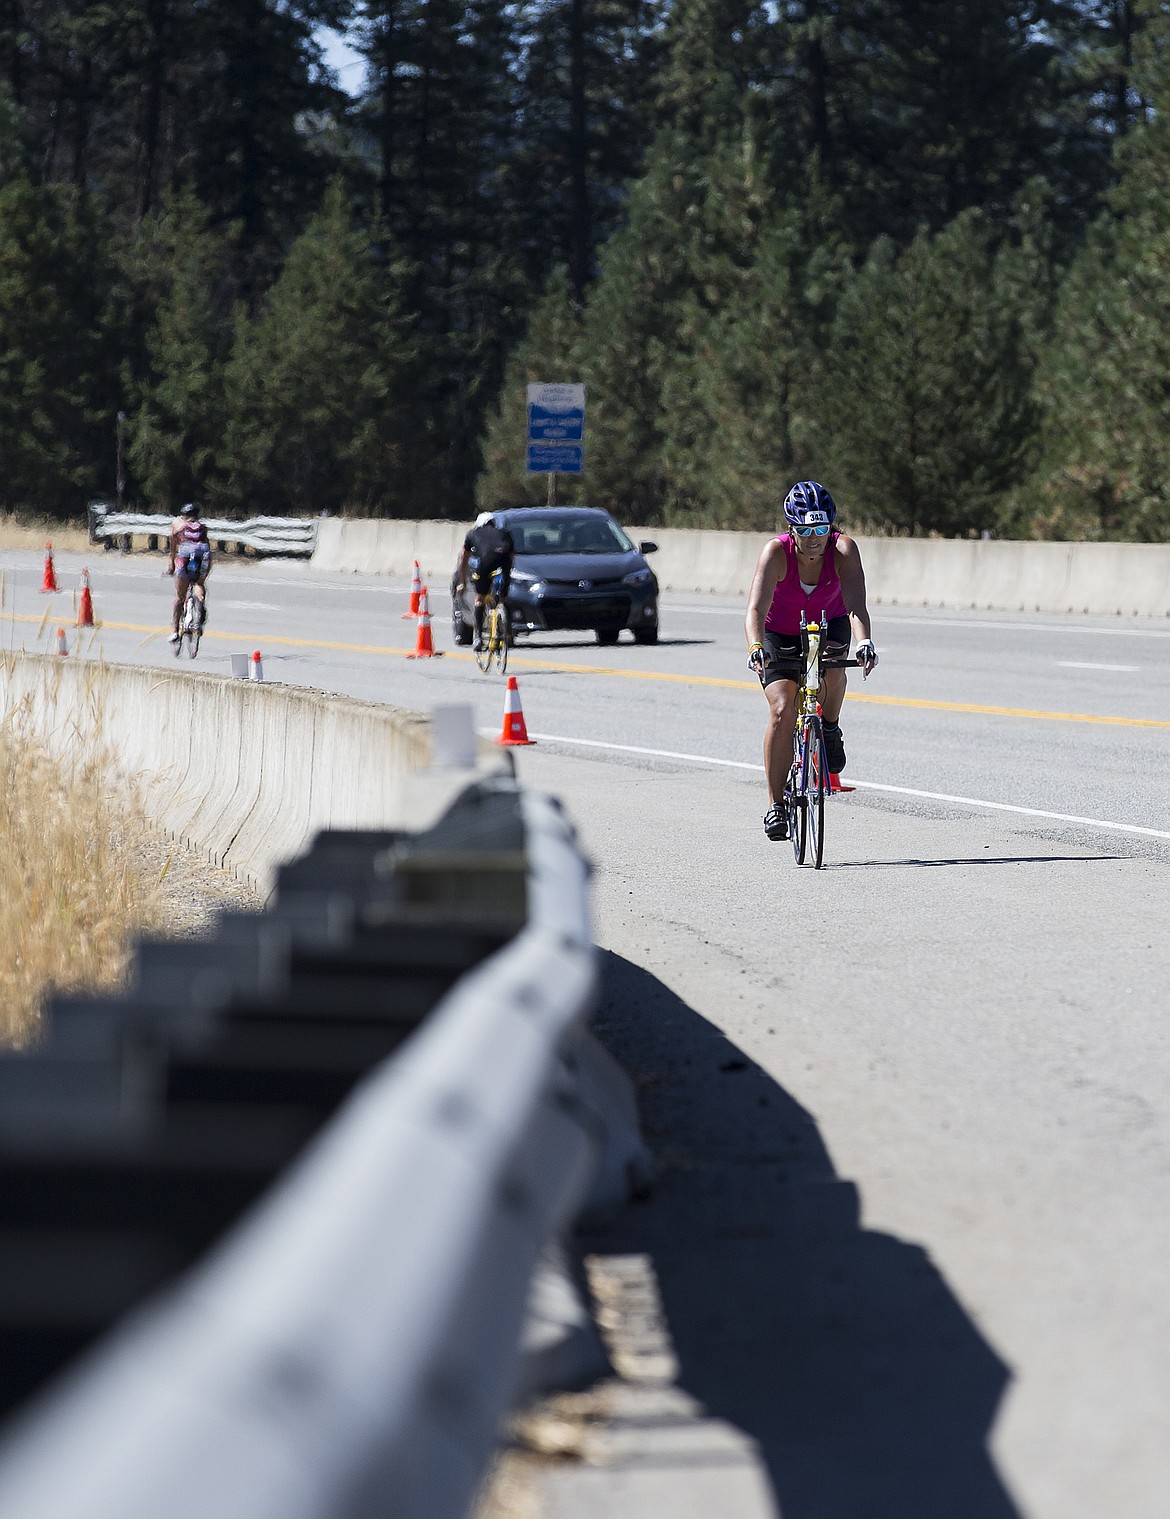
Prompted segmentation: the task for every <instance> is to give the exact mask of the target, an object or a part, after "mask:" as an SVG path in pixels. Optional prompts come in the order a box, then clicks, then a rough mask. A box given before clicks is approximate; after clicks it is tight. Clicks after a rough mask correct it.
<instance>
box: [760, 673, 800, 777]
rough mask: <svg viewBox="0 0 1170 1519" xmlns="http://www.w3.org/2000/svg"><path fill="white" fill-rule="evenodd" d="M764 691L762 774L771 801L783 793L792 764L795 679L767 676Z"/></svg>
mask: <svg viewBox="0 0 1170 1519" xmlns="http://www.w3.org/2000/svg"><path fill="white" fill-rule="evenodd" d="M764 695H765V696H766V697H767V698H768V727H767V730H766V731H765V733H764V774H765V775H766V776H767V780H768V798H769V800H770V801H772V802H778V801H780V799H781V798H782V797H783V795H784V787H785V784H786V783H787V780H788V772H789V770H790V769H791V768H792V735H793V733H794V732H795V731H796V701H797V684H796V681H794V680H782V679H774V680H770V681H768V684H767V685H766V686H765V687H764Z"/></svg>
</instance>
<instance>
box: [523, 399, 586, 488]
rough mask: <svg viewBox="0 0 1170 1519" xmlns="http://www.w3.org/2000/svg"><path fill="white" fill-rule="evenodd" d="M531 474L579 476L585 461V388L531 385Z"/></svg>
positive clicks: (529, 467)
mask: <svg viewBox="0 0 1170 1519" xmlns="http://www.w3.org/2000/svg"><path fill="white" fill-rule="evenodd" d="M527 442H528V473H529V474H530V475H562V474H563V475H579V474H580V473H581V472H582V469H583V468H584V462H585V447H584V445H585V387H584V385H529V387H528V439H527Z"/></svg>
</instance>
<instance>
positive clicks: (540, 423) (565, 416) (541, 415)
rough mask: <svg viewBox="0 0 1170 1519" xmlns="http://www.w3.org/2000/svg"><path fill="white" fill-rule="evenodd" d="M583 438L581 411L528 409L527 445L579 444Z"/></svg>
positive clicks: (583, 421) (532, 407)
mask: <svg viewBox="0 0 1170 1519" xmlns="http://www.w3.org/2000/svg"><path fill="white" fill-rule="evenodd" d="M584 436H585V413H584V412H583V411H546V410H545V409H544V407H543V406H530V407H529V408H528V441H529V443H580V442H581V441H582V439H583V438H584Z"/></svg>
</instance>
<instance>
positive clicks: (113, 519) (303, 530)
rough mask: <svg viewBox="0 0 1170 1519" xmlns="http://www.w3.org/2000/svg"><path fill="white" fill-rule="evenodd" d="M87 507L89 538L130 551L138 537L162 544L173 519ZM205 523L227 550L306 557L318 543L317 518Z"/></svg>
mask: <svg viewBox="0 0 1170 1519" xmlns="http://www.w3.org/2000/svg"><path fill="white" fill-rule="evenodd" d="M86 510H87V513H88V517H89V541H90V542H91V543H103V544H104V545H105V547H106V548H108V549H112V548H124V549H127V550H129V549H130V548H131V547H133V540H134V539H135V538H146V540H147V543H148V546H149V547H150V548H159V547H163V546H165V544H166V541H167V538H168V535H169V534H170V530H171V523H172V521H173V520H174V519H173V517H169V516H167V515H165V514H162V513H156V512H119V511H115V510H113V509H112V508H111V507H110V504H109V503H108V502H104V501H91V502H90V503H89V506H88V507H87V508H86ZM203 522H204V526H205V527H206V528H207V536H208V538H210V540H211V542H212V543H213V544H214V545H215V546H216V547H218V548H220V549H222V550H226V549H227V547H228V545H229V544H230V545H232V546H234V547H235V549H236V552H237V553H240V554H242V553H243V552H244V551H245V549H252V550H253V551H254V552H255V553H257V554H284V555H300V556H307V555H310V554H311V553H312V552H313V550H314V548H315V547H316V544H317V522H318V519H317V518H316V517H249V518H248V520H247V521H246V522H229V521H228V520H227V519H226V518H220V517H205V518H204V519H203Z"/></svg>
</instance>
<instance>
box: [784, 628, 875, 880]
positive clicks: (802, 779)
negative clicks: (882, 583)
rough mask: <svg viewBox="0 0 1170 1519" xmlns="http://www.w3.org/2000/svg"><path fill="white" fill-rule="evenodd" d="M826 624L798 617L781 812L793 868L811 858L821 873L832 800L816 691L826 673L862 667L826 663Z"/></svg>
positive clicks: (834, 661)
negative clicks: (796, 680) (795, 684)
mask: <svg viewBox="0 0 1170 1519" xmlns="http://www.w3.org/2000/svg"><path fill="white" fill-rule="evenodd" d="M827 631H828V624H827V623H826V621H825V615H824V613H823V612H822V613H821V620H820V622H809V623H806V622H805V620H804V614H803V612H802V613H801V617H800V633H801V638H802V639H803V641H804V674H803V675H802V676H801V678H800V688H799V690H798V692H797V711H796V731H795V732H794V733H793V735H792V768H791V769H790V770H789V772H788V780H787V781H786V782H785V785H784V811H785V813H786V815H787V818H788V836H789V838H790V839H791V840H792V853H793V854H794V855H795V857H796V863H797V864H798V865H803V864H804V862H805V859H806V857H807V856H808V855H809V854H810V853H811V856H812V864H813V866H814V868H815V869H817V870H820V868H821V865H822V864H823V863H824V858H825V798H826V797H827V796H831V795H832V790H833V787H832V782H831V780H830V778H829V757H828V754H827V753H826V751H825V728H824V718H823V716H822V714H821V703H820V699H819V698H820V689H821V681H822V679H823V678H824V673H825V671H826V670H844V669H848V668H849V667H850V666H854V667H857V666H860V665H861V663H862V661H861V660H859V659H826V658H825V655H824V650H823V648H822V642H823V638H824V635H825V633H827Z"/></svg>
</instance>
